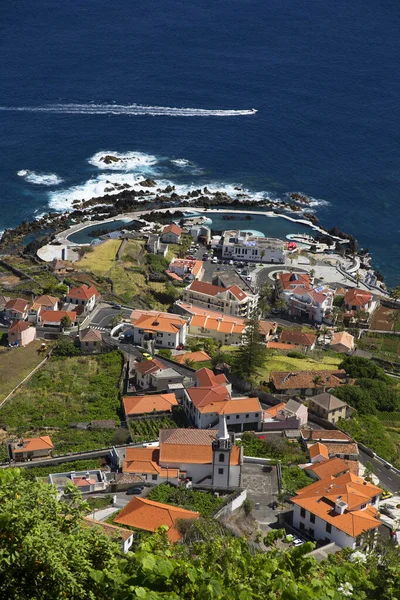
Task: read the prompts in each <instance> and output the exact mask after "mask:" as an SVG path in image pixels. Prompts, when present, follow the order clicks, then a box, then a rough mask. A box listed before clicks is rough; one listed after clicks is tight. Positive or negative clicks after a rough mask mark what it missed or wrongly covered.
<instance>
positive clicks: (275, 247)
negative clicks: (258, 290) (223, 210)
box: [222, 231, 286, 264]
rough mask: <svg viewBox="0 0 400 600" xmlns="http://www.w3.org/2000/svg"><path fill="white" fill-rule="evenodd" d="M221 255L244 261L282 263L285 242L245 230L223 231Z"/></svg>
mask: <svg viewBox="0 0 400 600" xmlns="http://www.w3.org/2000/svg"><path fill="white" fill-rule="evenodd" d="M222 256H223V258H230V259H233V260H239V261H246V262H248V261H252V262H260V263H275V264H284V263H285V256H286V244H285V242H283V241H282V240H279V239H277V238H265V237H257V236H254V235H252V234H251V233H249V232H246V231H225V232H224V234H223V236H222Z"/></svg>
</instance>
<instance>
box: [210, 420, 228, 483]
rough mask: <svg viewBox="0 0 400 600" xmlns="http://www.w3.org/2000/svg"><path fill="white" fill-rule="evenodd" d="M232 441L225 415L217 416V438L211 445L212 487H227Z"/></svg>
mask: <svg viewBox="0 0 400 600" xmlns="http://www.w3.org/2000/svg"><path fill="white" fill-rule="evenodd" d="M231 452H232V441H231V438H230V436H229V433H228V428H227V426H226V417H225V415H220V416H219V424H218V433H217V437H216V438H215V440H214V441H213V443H212V453H213V477H212V484H213V486H214V487H222V488H224V487H229V474H230V460H231Z"/></svg>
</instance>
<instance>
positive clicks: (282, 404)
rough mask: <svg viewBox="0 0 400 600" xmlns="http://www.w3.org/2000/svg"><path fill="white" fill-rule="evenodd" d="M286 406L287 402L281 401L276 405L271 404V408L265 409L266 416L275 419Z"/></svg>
mask: <svg viewBox="0 0 400 600" xmlns="http://www.w3.org/2000/svg"><path fill="white" fill-rule="evenodd" d="M285 406H286V402H280V404H277V405H276V406H271V408H267V409H266V410H264V418H267V419H273V418H275V417H276V415H277V414H278V412H279V411H281V410H283V409H284V408H285Z"/></svg>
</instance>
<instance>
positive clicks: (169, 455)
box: [160, 429, 240, 465]
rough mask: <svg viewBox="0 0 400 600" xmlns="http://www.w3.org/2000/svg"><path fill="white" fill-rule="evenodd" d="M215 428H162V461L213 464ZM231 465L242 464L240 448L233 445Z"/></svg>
mask: <svg viewBox="0 0 400 600" xmlns="http://www.w3.org/2000/svg"><path fill="white" fill-rule="evenodd" d="M217 433H218V432H217V431H216V430H215V429H161V430H160V462H161V463H162V464H181V463H183V464H184V463H187V464H199V465H206V464H212V442H213V440H214V439H215V438H216V435H217ZM230 464H231V465H239V464H240V448H239V446H233V447H232V452H231V460H230Z"/></svg>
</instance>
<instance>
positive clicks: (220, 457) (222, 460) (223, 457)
mask: <svg viewBox="0 0 400 600" xmlns="http://www.w3.org/2000/svg"><path fill="white" fill-rule="evenodd" d="M219 462H225V454H224V453H223V452H221V454H220V455H219Z"/></svg>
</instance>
